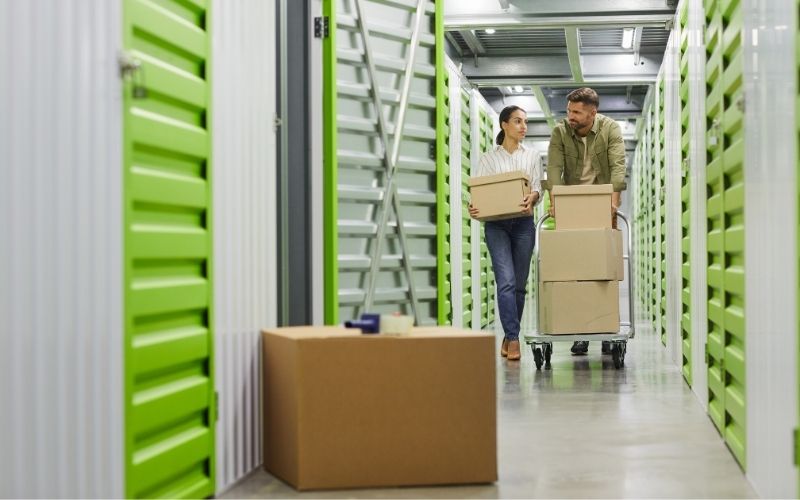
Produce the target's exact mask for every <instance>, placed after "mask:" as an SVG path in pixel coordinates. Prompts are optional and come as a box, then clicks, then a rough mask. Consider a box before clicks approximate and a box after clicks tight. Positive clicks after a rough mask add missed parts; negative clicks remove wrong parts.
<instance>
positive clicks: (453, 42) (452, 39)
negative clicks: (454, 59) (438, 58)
mask: <svg viewBox="0 0 800 500" xmlns="http://www.w3.org/2000/svg"><path fill="white" fill-rule="evenodd" d="M444 36H445V38H447V41H449V42H450V46H451V47H453V49H455V51H456V52H457V53H458V57H464V51H463V50H461V47H460V46H459V45H458V42H456V39H455V37H454V36H453V34H452V33H450V32H449V31H445V32H444Z"/></svg>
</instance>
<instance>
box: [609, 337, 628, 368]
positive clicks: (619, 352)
mask: <svg viewBox="0 0 800 500" xmlns="http://www.w3.org/2000/svg"><path fill="white" fill-rule="evenodd" d="M624 356H625V354H624V351H623V347H622V344H618V343H616V342H615V343H614V345H612V346H611V358H612V359H613V360H614V368H616V369H617V370H619V369H620V368H622V365H623V363H624V361H623V359H624Z"/></svg>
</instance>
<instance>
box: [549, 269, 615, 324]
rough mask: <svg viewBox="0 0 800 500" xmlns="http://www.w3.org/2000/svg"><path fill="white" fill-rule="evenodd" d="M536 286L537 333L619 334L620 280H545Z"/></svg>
mask: <svg viewBox="0 0 800 500" xmlns="http://www.w3.org/2000/svg"><path fill="white" fill-rule="evenodd" d="M539 286H541V290H540V292H539V332H540V333H545V334H551V335H558V334H573V333H616V332H618V331H619V281H551V282H548V281H545V282H543V283H540V284H539Z"/></svg>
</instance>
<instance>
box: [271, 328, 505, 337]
mask: <svg viewBox="0 0 800 500" xmlns="http://www.w3.org/2000/svg"><path fill="white" fill-rule="evenodd" d="M262 334H263V335H275V336H278V337H284V338H288V339H294V340H312V339H330V338H357V337H361V338H364V339H370V340H375V339H399V340H403V339H415V338H416V339H418V338H442V337H446V338H459V337H460V338H472V337H486V336H488V337H492V335H491V334H488V333H485V332H483V331H480V330H464V329H460V328H454V327H449V326H444V327H438V326H423V327H414V328H412V329H411V333H410V334H409V335H381V334H362V333H361V330H359V329H357V328H344V327H342V326H293V327H283V328H269V329H264V330H263V332H262Z"/></svg>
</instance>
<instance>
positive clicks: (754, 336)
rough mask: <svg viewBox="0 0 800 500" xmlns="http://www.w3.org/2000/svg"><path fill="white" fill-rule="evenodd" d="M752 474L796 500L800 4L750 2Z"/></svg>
mask: <svg viewBox="0 0 800 500" xmlns="http://www.w3.org/2000/svg"><path fill="white" fill-rule="evenodd" d="M742 9H743V12H742V14H743V15H742V18H743V19H744V26H743V35H744V36H743V42H744V43H743V49H744V82H745V117H744V118H745V165H746V170H745V184H744V185H745V200H746V202H745V212H744V217H745V222H746V225H745V227H746V229H745V231H746V233H745V236H746V238H745V284H746V286H747V289H746V294H747V300H746V302H745V304H746V311H745V320H746V328H747V330H746V331H747V342H746V346H745V349H746V353H745V359H746V360H747V374H746V375H747V379H746V382H747V383H746V387H747V477H748V479H750V482H751V483H752V484H753V486H754V488H755V490H756V491H757V492H758V494H759V495H761V496H762V497H763V498H796V497H797V493H798V491H797V468H796V467H795V465H794V446H795V444H794V441H793V439H792V434H793V432H794V428H795V427H796V426H797V421H798V411H797V405H798V401H797V395H798V394H797V392H798V387H797V347H798V346H797V310H796V309H797V222H798V221H797V179H796V172H797V129H796V127H795V123H796V120H797V117H796V116H795V106H794V103H795V99H796V95H797V77H796V65H795V61H796V57H797V56H796V54H795V38H796V33H797V25H796V19H797V11H796V4H795V3H794V2H774V1H772V0H744V1H743V3H742Z"/></svg>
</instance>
